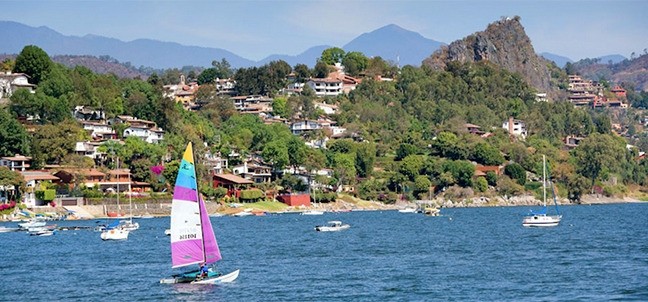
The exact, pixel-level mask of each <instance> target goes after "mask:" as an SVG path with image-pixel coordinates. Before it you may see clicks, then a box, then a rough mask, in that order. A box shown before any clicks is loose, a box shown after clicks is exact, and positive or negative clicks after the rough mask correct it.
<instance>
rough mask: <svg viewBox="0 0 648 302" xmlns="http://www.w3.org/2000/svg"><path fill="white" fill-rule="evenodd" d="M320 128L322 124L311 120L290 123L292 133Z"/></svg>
mask: <svg viewBox="0 0 648 302" xmlns="http://www.w3.org/2000/svg"><path fill="white" fill-rule="evenodd" d="M319 129H322V125H321V124H320V123H318V122H317V121H313V120H302V121H297V122H294V123H292V124H290V131H291V132H292V134H295V135H300V134H302V133H304V132H308V131H315V130H319Z"/></svg>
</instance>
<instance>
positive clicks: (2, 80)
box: [0, 72, 36, 99]
mask: <svg viewBox="0 0 648 302" xmlns="http://www.w3.org/2000/svg"><path fill="white" fill-rule="evenodd" d="M19 88H25V89H27V90H29V92H31V93H34V92H35V91H36V85H34V84H29V76H28V75H26V74H24V73H12V72H0V99H1V98H8V97H10V96H11V95H12V94H13V93H14V92H16V90H18V89H19Z"/></svg>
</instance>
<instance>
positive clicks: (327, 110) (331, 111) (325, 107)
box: [314, 103, 338, 115]
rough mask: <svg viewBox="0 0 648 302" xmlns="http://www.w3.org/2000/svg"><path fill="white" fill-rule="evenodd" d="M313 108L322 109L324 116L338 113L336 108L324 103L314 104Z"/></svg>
mask: <svg viewBox="0 0 648 302" xmlns="http://www.w3.org/2000/svg"><path fill="white" fill-rule="evenodd" d="M314 105H315V108H318V109H322V111H324V113H325V114H326V115H331V114H336V113H337V112H338V106H337V105H332V104H326V103H315V104H314Z"/></svg>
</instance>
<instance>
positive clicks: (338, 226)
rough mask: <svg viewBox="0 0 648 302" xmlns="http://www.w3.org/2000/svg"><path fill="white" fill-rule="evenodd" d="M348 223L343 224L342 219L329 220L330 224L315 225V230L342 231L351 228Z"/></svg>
mask: <svg viewBox="0 0 648 302" xmlns="http://www.w3.org/2000/svg"><path fill="white" fill-rule="evenodd" d="M350 227H351V226H350V225H348V224H342V221H338V220H333V221H329V222H328V225H318V226H316V227H315V230H316V231H318V232H336V231H342V230H346V229H348V228H350Z"/></svg>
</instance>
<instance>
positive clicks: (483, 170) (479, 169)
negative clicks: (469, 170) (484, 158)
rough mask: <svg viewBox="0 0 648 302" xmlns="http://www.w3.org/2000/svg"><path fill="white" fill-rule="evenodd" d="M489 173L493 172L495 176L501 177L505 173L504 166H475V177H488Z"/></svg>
mask: <svg viewBox="0 0 648 302" xmlns="http://www.w3.org/2000/svg"><path fill="white" fill-rule="evenodd" d="M488 172H493V173H495V175H497V176H500V175H502V174H503V173H504V166H502V165H500V166H484V165H480V164H477V165H476V166H475V175H474V176H475V177H479V176H486V174H487V173H488Z"/></svg>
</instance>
